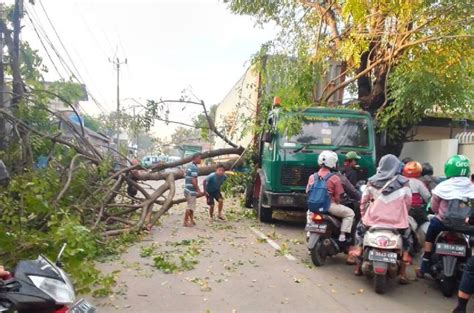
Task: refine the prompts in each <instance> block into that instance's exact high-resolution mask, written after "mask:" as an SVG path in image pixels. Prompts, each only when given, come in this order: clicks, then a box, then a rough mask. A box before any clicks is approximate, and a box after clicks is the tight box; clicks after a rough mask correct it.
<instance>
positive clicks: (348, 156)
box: [346, 151, 360, 160]
mask: <svg viewBox="0 0 474 313" xmlns="http://www.w3.org/2000/svg"><path fill="white" fill-rule="evenodd" d="M346 160H360V155H358V154H357V152H355V151H349V152H347V154H346Z"/></svg>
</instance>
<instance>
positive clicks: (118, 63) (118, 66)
mask: <svg viewBox="0 0 474 313" xmlns="http://www.w3.org/2000/svg"><path fill="white" fill-rule="evenodd" d="M109 62H111V63H112V64H113V65H114V70H116V71H117V120H116V126H115V131H116V135H117V150H119V148H120V147H119V140H120V65H122V64H127V59H126V58H125V61H123V62H121V61H120V59H119V58H118V57H117V58H115V60H114V59H109Z"/></svg>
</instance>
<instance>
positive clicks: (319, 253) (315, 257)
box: [310, 239, 327, 266]
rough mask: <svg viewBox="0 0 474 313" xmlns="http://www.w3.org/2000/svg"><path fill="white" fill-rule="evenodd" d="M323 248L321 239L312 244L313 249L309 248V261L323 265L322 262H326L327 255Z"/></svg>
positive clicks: (316, 264)
mask: <svg viewBox="0 0 474 313" xmlns="http://www.w3.org/2000/svg"><path fill="white" fill-rule="evenodd" d="M323 249H324V248H323V242H322V240H321V239H319V240H318V242H316V244H315V245H314V247H313V249H311V250H310V252H311V261H313V264H314V265H315V266H323V265H324V263H326V258H327V255H326V253H325V251H323Z"/></svg>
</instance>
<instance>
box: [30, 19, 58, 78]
mask: <svg viewBox="0 0 474 313" xmlns="http://www.w3.org/2000/svg"><path fill="white" fill-rule="evenodd" d="M25 13H26V16H27V17H28V19H29V20H30V23H31V26H32V27H33V29H34V31H35V33H36V36H37V37H38V39H39V41H40V43H41V46H42V47H43V49H44V51H45V52H46V55H47V56H48V59H49V61H50V62H51V64H52V65H53V67H54V69H55V70H56V72H57V73H58V75H59V77H61V79H64V77H63V75H62V74H61V72H60V71H59V69H58V67H57V66H56V63H54V61H53V58H52V57H51V55H50V54H49V51H48V49H47V48H46V45H45V44H44V41H43V39H42V38H41V36H40V34H39V32H38V30H37V29H36V26H35V24H34V23H33V20H32V19H31V16H30V15H29V14H28V12H27V11H26V10H25Z"/></svg>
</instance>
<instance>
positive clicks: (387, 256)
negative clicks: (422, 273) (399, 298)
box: [361, 226, 403, 294]
mask: <svg viewBox="0 0 474 313" xmlns="http://www.w3.org/2000/svg"><path fill="white" fill-rule="evenodd" d="M363 251H364V253H363V258H362V267H361V269H362V273H363V274H364V275H366V276H367V277H369V278H373V279H374V288H375V292H376V293H379V294H383V293H385V290H386V285H387V277H389V278H395V277H397V275H398V273H399V271H400V267H401V262H402V255H403V245H402V237H401V235H400V234H399V232H398V230H397V229H393V228H389V227H378V226H373V227H371V228H369V229H368V230H367V232H366V233H365V236H364V242H363Z"/></svg>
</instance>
